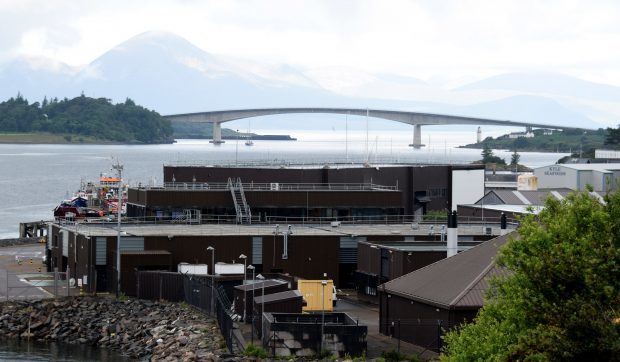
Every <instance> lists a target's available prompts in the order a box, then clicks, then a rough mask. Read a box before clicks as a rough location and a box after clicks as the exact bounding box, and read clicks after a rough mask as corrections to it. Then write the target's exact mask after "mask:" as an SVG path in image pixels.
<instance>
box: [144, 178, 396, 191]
mask: <svg viewBox="0 0 620 362" xmlns="http://www.w3.org/2000/svg"><path fill="white" fill-rule="evenodd" d="M239 185H241V186H242V187H243V188H244V189H245V190H247V191H310V190H316V191H399V189H398V187H397V186H388V185H379V184H374V183H280V182H268V183H267V182H246V183H241V182H239V181H237V187H239ZM233 186H234V185H233V184H232V180H230V182H226V183H223V182H209V183H207V182H166V183H164V184H163V185H161V186H138V187H132V188H134V189H138V190H158V189H163V190H169V189H172V190H188V191H191V190H196V191H204V190H229V189H230V188H231V187H233Z"/></svg>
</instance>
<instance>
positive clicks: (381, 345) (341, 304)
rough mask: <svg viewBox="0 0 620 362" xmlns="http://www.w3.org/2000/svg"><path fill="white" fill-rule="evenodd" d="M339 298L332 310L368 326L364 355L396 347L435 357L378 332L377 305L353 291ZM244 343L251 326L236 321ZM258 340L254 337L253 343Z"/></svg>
mask: <svg viewBox="0 0 620 362" xmlns="http://www.w3.org/2000/svg"><path fill="white" fill-rule="evenodd" d="M338 297H339V298H340V299H339V300H338V304H337V306H336V307H335V308H334V312H342V313H347V314H348V315H349V316H350V317H351V318H353V319H354V320H358V321H359V323H360V324H363V325H366V326H368V335H367V337H366V341H367V343H368V346H367V353H366V357H367V358H369V359H375V358H377V357H380V356H381V353H382V352H383V351H387V350H391V349H398V348H400V351H401V352H402V353H404V354H407V355H418V356H420V357H422V359H425V360H432V359H436V358H437V357H438V355H437V354H436V353H435V352H432V351H428V350H425V349H424V348H422V347H420V346H416V345H413V344H410V343H406V342H403V341H400V342H399V341H398V340H397V339H396V338H391V337H389V336H386V335H383V334H380V333H379V306H378V305H374V304H369V303H365V302H361V301H358V300H357V297H356V294H355V291H342V293H339V294H338ZM238 326H239V328H240V331H241V334H242V336H243V339H244V342H245V344H246V345H247V344H249V343H250V342H251V340H252V335H251V327H250V325H249V324H243V323H238ZM257 342H258V341H257V340H256V339H255V340H254V343H257Z"/></svg>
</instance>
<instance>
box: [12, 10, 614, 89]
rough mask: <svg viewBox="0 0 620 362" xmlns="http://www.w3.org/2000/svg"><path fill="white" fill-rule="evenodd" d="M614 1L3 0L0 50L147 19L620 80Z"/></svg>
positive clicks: (51, 44) (61, 50)
mask: <svg viewBox="0 0 620 362" xmlns="http://www.w3.org/2000/svg"><path fill="white" fill-rule="evenodd" d="M619 10H620V2H617V1H603V0H601V1H577V0H550V1H544V2H541V1H538V0H500V1H493V2H489V1H484V0H472V1H457V0H452V1H449V0H448V1H441V2H437V1H431V0H422V1H405V0H392V1H389V2H386V1H381V0H368V1H346V0H343V1H329V0H323V1H321V0H298V1H290V0H267V1H263V0H261V1H259V0H248V1H245V0H244V1H241V0H229V1H202V0H177V1H175V0H151V1H146V0H136V1H131V2H127V1H122V0H110V1H105V2H75V1H72V0H56V1H53V2H50V1H42V0H4V1H3V2H1V3H0V22H1V23H2V24H3V32H2V34H0V49H1V51H0V58H3V59H7V58H10V57H11V56H13V55H15V54H34V55H45V56H52V57H54V58H56V59H57V60H60V61H64V62H66V63H68V64H72V65H80V64H85V63H89V62H91V61H92V60H94V59H95V58H96V57H97V56H99V55H101V54H103V53H104V52H105V51H107V50H108V49H110V48H111V47H113V46H115V45H117V44H119V43H121V42H122V41H124V40H126V39H127V38H129V37H131V36H133V35H136V34H139V33H142V32H144V31H149V30H153V29H161V30H164V31H170V32H174V33H177V34H179V35H181V36H183V37H185V38H187V39H188V40H190V41H191V42H192V43H194V44H197V45H198V46H200V47H201V48H203V49H204V50H206V51H208V52H211V53H214V54H221V55H227V56H232V57H236V58H247V59H251V60H253V61H255V62H265V63H279V64H290V65H293V66H297V67H301V68H304V69H313V68H322V67H354V68H356V69H359V70H361V71H363V72H370V73H394V74H401V75H407V76H413V77H417V78H422V79H430V78H432V77H437V76H440V77H442V78H446V79H458V78H470V77H478V78H479V77H484V76H489V75H493V74H497V73H501V72H506V71H531V70H537V71H549V70H553V71H562V72H565V73H567V74H571V75H577V76H582V77H586V78H588V79H593V80H601V79H604V80H605V81H606V82H612V83H615V84H620V22H618V21H617V14H619V13H620V11H619Z"/></svg>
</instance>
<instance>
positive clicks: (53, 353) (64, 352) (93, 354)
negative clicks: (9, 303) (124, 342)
mask: <svg viewBox="0 0 620 362" xmlns="http://www.w3.org/2000/svg"><path fill="white" fill-rule="evenodd" d="M0 361H3V362H4V361H119V362H120V361H130V359H129V358H126V357H124V356H122V355H120V354H118V353H116V352H114V351H108V350H104V349H97V348H93V347H90V346H83V345H70V344H62V345H61V344H59V343H41V342H32V341H30V342H26V341H18V340H6V339H0Z"/></svg>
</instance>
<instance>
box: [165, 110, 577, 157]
mask: <svg viewBox="0 0 620 362" xmlns="http://www.w3.org/2000/svg"><path fill="white" fill-rule="evenodd" d="M292 113H331V114H348V115H352V116H368V117H373V118H382V119H387V120H390V121H395V122H401V123H407V124H410V125H413V127H414V129H413V144H412V146H413V147H416V148H419V147H422V146H424V145H423V144H422V126H428V125H444V124H471V125H492V126H508V127H527V128H531V127H536V128H548V129H562V130H568V129H577V128H575V127H564V126H554V125H549V124H542V123H529V122H515V121H504V120H496V119H487V118H475V117H461V116H452V115H445V114H433V113H420V112H407V111H390V110H380V109H361V108H259V109H234V110H225V111H210V112H197V113H185V114H170V115H167V116H164V117H165V118H166V119H168V120H170V121H171V122H195V123H212V124H213V140H212V141H211V143H215V144H218V143H223V142H224V141H222V123H224V122H229V121H234V120H237V119H244V118H251V117H261V116H269V115H276V114H292Z"/></svg>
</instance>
